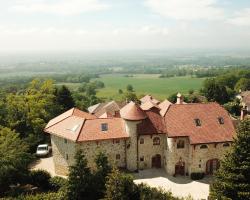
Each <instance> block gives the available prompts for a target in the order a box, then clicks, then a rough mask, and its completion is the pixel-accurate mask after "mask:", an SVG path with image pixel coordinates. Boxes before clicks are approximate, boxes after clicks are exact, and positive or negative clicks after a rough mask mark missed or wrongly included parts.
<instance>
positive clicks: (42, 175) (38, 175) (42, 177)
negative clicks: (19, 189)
mask: <svg viewBox="0 0 250 200" xmlns="http://www.w3.org/2000/svg"><path fill="white" fill-rule="evenodd" d="M50 178H51V176H50V174H49V173H48V172H47V171H45V170H35V171H31V172H30V179H31V184H32V185H34V186H37V187H39V188H41V189H44V190H47V189H49V188H50V183H49V180H50Z"/></svg>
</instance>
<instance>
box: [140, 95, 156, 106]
mask: <svg viewBox="0 0 250 200" xmlns="http://www.w3.org/2000/svg"><path fill="white" fill-rule="evenodd" d="M140 101H141V103H145V102H147V101H152V102H153V103H155V104H158V103H160V101H158V100H157V99H155V98H154V97H152V96H151V95H145V96H144V97H142V98H141V99H140Z"/></svg>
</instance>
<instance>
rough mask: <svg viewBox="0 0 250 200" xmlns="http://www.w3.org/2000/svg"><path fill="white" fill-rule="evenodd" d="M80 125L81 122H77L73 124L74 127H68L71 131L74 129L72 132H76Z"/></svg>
mask: <svg viewBox="0 0 250 200" xmlns="http://www.w3.org/2000/svg"><path fill="white" fill-rule="evenodd" d="M79 126H80V124H76V125H75V126H73V127H72V128H67V130H69V131H72V132H74V133H75V132H76V131H77V129H78V128H79Z"/></svg>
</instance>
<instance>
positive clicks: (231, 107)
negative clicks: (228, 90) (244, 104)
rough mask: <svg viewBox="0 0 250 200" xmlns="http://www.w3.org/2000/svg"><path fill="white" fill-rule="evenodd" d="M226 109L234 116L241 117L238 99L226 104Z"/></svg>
mask: <svg viewBox="0 0 250 200" xmlns="http://www.w3.org/2000/svg"><path fill="white" fill-rule="evenodd" d="M224 108H225V109H226V110H227V111H228V112H229V113H230V114H232V115H234V116H240V112H241V105H240V101H239V100H238V99H236V100H234V101H231V102H228V103H226V104H224Z"/></svg>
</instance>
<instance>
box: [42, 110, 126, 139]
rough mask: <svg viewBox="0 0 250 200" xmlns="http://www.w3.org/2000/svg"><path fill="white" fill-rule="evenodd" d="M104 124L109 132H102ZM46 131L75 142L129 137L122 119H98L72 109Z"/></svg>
mask: <svg viewBox="0 0 250 200" xmlns="http://www.w3.org/2000/svg"><path fill="white" fill-rule="evenodd" d="M102 123H107V125H108V130H107V131H102V130H101V124H102ZM44 131H45V132H47V133H49V134H53V135H57V136H59V137H62V138H66V139H69V140H72V141H75V142H82V141H90V140H105V139H115V138H127V137H128V134H127V133H126V132H125V126H124V124H123V120H122V119H121V118H107V119H97V118H96V117H95V116H93V115H90V114H88V113H85V112H83V111H80V110H78V109H71V110H69V111H67V112H65V113H63V114H61V115H59V116H58V117H56V118H54V119H52V120H51V121H50V122H49V123H48V125H47V126H46V127H45V129H44Z"/></svg>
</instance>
